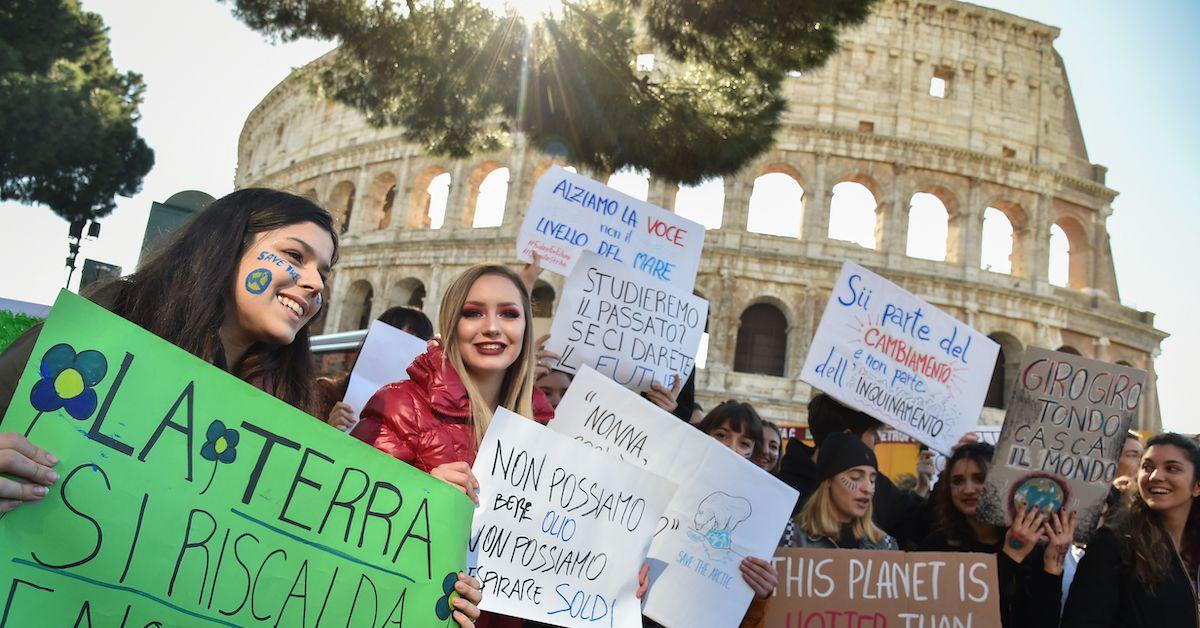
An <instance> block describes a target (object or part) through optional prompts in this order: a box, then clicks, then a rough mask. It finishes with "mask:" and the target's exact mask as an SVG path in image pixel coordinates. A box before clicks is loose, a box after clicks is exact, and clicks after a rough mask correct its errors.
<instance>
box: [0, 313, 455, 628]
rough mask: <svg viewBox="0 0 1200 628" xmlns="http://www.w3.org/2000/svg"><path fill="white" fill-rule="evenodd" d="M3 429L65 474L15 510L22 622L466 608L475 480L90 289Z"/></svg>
mask: <svg viewBox="0 0 1200 628" xmlns="http://www.w3.org/2000/svg"><path fill="white" fill-rule="evenodd" d="M3 429H4V430H6V431H7V430H13V431H18V432H21V433H28V435H29V439H30V440H31V441H33V442H34V443H36V444H38V445H40V446H41V447H43V448H45V449H47V450H48V451H50V452H52V453H53V454H54V455H55V456H57V457H58V458H59V460H60V462H59V463H58V465H57V467H56V470H57V471H58V473H59V474H60V475H61V476H62V477H61V479H60V480H59V481H58V482H57V483H56V484H55V485H54V486H53V487H52V489H51V493H50V495H49V496H47V497H46V498H45V499H44V500H43V501H41V502H39V503H35V504H26V505H23V506H21V507H19V508H17V509H16V510H15V511H13V512H11V513H8V514H7V515H5V516H4V517H3V519H0V565H2V567H0V571H2V572H3V573H4V574H5V576H6V578H5V582H4V583H3V588H2V589H0V591H3V595H4V597H5V600H4V602H3V606H4V609H5V610H4V613H5V621H7V622H8V625H11V626H72V625H78V626H83V625H91V626H118V625H128V626H209V625H214V624H215V625H221V626H275V625H284V626H302V625H303V626H312V625H318V624H319V625H333V624H336V625H338V626H343V625H348V626H363V627H366V626H378V625H380V622H381V621H383V623H386V624H388V625H391V624H392V623H399V622H400V621H401V620H400V618H401V616H403V618H404V621H405V622H407V623H410V624H412V625H420V626H453V625H457V624H456V623H455V622H454V620H453V619H452V618H451V615H450V610H451V607H450V597H449V593H450V592H451V591H452V587H453V583H454V580H455V579H456V578H457V576H456V574H457V572H459V571H461V570H462V569H463V568H464V564H465V557H466V544H467V538H468V534H469V532H470V520H471V512H472V504H471V502H470V501H469V500H467V499H466V498H465V497H464V496H463V495H462V494H461V493H459V492H458V491H456V490H454V488H453V487H451V486H448V485H447V484H445V483H444V482H441V481H440V480H437V479H435V478H432V477H430V476H428V475H426V474H424V473H421V472H420V471H418V470H416V469H414V468H412V467H410V466H408V465H405V464H403V463H401V462H398V461H396V460H394V459H392V458H390V457H388V456H387V455H385V454H383V453H381V452H379V451H377V450H375V449H374V448H372V447H369V446H367V445H365V444H363V443H361V442H359V441H356V440H354V439H352V438H348V437H346V436H345V435H343V434H341V433H339V432H337V431H336V430H334V429H333V428H331V427H329V426H328V425H325V424H324V423H323V422H321V421H320V420H317V419H314V418H313V417H311V416H308V415H306V414H304V413H303V412H300V411H299V410H296V409H295V408H293V407H291V406H289V405H287V404H285V403H283V402H281V401H279V400H278V399H275V398H274V397H271V396H270V395H267V394H266V393H263V392H262V391H260V390H258V389H256V388H254V387H252V386H251V385H249V384H247V383H245V382H242V381H241V380H238V379H237V378H235V377H233V376H231V375H228V374H226V373H224V372H223V371H221V370H219V369H217V368H215V367H213V366H211V365H209V364H207V363H205V362H204V361H202V360H200V359H198V358H196V357H195V356H193V355H191V354H189V353H187V352H185V351H183V350H181V349H179V348H177V347H175V346H173V345H171V344H170V343H167V342H166V341H163V340H161V339H159V338H157V337H155V336H154V335H152V334H150V333H149V332H147V331H145V330H142V329H140V328H138V327H137V326H135V325H133V324H131V323H129V322H127V321H125V320H123V319H122V318H120V317H119V316H117V315H115V314H111V313H109V312H107V311H105V310H103V309H102V308H100V307H98V306H96V305H94V304H92V303H90V302H88V301H86V300H84V299H82V298H80V297H78V296H75V295H73V294H70V293H68V292H66V291H64V292H62V293H60V295H59V297H58V301H57V303H56V304H55V306H54V309H53V311H52V312H51V315H50V318H49V320H48V321H47V322H46V326H45V328H44V329H43V330H42V332H41V335H40V336H39V337H38V342H37V346H36V347H35V348H34V351H33V357H32V358H30V360H29V363H28V365H27V366H26V367H25V372H24V375H23V377H22V379H21V383H20V386H19V387H18V389H17V391H16V394H15V396H14V397H13V401H12V405H11V406H10V407H9V409H8V413H7V415H6V416H5V417H4V421H3ZM385 618H386V619H385Z"/></svg>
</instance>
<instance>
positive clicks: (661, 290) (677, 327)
mask: <svg viewBox="0 0 1200 628" xmlns="http://www.w3.org/2000/svg"><path fill="white" fill-rule="evenodd" d="M707 320H708V301H706V300H704V299H702V298H700V297H698V296H696V295H694V294H692V293H691V291H690V290H688V291H686V292H685V291H682V290H677V289H675V288H673V287H672V286H671V285H669V284H665V283H662V282H659V281H654V280H652V279H651V280H647V279H646V278H644V277H642V276H639V275H638V273H637V271H634V270H631V269H629V268H626V267H624V266H621V265H620V264H617V263H616V262H614V261H612V260H609V259H605V258H603V257H600V256H599V255H596V254H595V253H592V252H590V251H588V252H585V253H584V254H583V255H582V256H581V257H580V258H579V263H578V264H576V265H575V269H574V270H573V271H571V276H570V277H568V278H567V281H566V283H565V284H564V285H563V296H562V300H561V302H560V303H559V305H558V309H557V310H556V311H555V312H554V322H553V323H552V324H551V326H550V340H549V341H548V342H547V343H546V349H548V350H550V351H553V352H555V353H557V354H559V355H560V356H562V358H560V359H559V361H558V363H557V364H555V365H554V368H556V369H559V370H563V371H567V372H568V373H574V372H575V371H577V370H578V369H579V367H580V366H583V365H587V366H590V367H592V368H594V369H596V370H598V371H600V372H602V373H604V374H605V375H608V376H609V377H611V378H612V379H613V380H615V381H617V382H618V383H620V384H622V385H623V386H626V387H628V388H630V389H632V390H639V391H640V390H649V389H650V387H651V386H650V385H651V384H652V383H653V382H659V383H660V384H662V385H663V386H665V387H667V388H670V387H671V385H672V384H674V378H675V377H676V376H678V377H679V378H680V381H687V378H688V376H690V375H691V374H692V369H694V368H695V367H696V352H697V351H699V349H700V337H701V336H702V335H703V334H704V323H705V321H707Z"/></svg>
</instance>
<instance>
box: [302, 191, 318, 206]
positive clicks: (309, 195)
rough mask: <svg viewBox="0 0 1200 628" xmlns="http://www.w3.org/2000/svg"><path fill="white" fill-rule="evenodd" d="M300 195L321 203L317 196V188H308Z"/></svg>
mask: <svg viewBox="0 0 1200 628" xmlns="http://www.w3.org/2000/svg"><path fill="white" fill-rule="evenodd" d="M300 196H303V197H304V198H306V199H308V200H310V201H312V202H314V203H317V204H318V205H319V204H320V203H321V201H320V200H319V199H320V197H318V196H317V188H308V189H307V190H305V192H304V193H303V194H301V195H300Z"/></svg>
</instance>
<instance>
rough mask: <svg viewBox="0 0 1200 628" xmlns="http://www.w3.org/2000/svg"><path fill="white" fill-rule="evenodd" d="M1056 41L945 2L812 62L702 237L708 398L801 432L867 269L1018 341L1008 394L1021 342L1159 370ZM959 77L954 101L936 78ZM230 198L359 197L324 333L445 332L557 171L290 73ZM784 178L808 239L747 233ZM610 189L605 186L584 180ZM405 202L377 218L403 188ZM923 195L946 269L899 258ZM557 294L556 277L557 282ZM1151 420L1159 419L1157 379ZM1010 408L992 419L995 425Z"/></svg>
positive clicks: (1012, 348)
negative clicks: (852, 195)
mask: <svg viewBox="0 0 1200 628" xmlns="http://www.w3.org/2000/svg"><path fill="white" fill-rule="evenodd" d="M1057 35H1058V29H1056V28H1053V27H1049V26H1045V25H1042V24H1039V23H1037V22H1033V21H1030V20H1026V19H1023V18H1020V17H1016V16H1012V15H1008V14H1005V13H1001V12H998V11H994V10H989V9H983V8H980V7H976V6H973V5H969V4H964V3H959V2H952V1H950V0H923V1H920V2H910V1H906V0H892V1H889V2H883V3H881V4H880V5H879V6H878V8H877V9H876V12H875V14H874V15H873V16H872V17H871V19H870V20H868V22H867V23H866V24H864V25H863V26H861V27H859V28H856V29H854V30H851V31H849V32H846V33H845V36H844V48H843V50H842V52H840V53H839V54H837V55H835V56H834V57H833V58H832V59H831V60H830V61H829V63H828V64H826V66H825V67H823V68H821V69H820V70H816V71H810V72H805V73H804V74H802V75H797V76H794V77H792V78H789V79H788V83H787V90H788V96H789V99H790V109H789V111H788V113H787V114H786V118H785V125H784V129H783V130H782V131H781V133H780V134H779V137H778V139H777V144H776V147H775V149H774V150H772V151H771V152H770V153H769V154H767V155H765V156H763V157H762V158H760V159H758V160H757V161H756V162H755V163H753V164H751V165H749V166H747V167H746V168H745V169H744V170H743V171H742V172H740V173H738V174H737V175H736V176H732V177H726V178H725V179H724V188H725V201H724V208H723V219H722V224H721V227H720V228H719V229H715V230H710V231H709V232H708V235H707V237H706V242H705V254H704V259H703V260H702V266H701V270H700V275H699V277H698V280H697V285H696V290H697V292H699V293H700V294H702V295H703V296H705V297H706V298H708V299H709V300H710V301H711V302H712V306H711V308H710V312H711V314H710V321H709V331H710V332H711V339H710V345H709V354H708V366H707V368H706V369H704V370H702V371H700V372H699V375H698V378H697V391H698V397H699V399H700V401H701V402H702V403H703V404H704V405H705V406H706V407H712V405H713V404H714V403H715V402H718V401H720V400H723V399H726V398H730V397H735V396H736V397H739V398H745V399H747V400H749V401H751V402H753V403H754V404H755V405H756V406H757V407H759V408H760V410H761V411H762V413H763V414H764V416H766V417H768V418H771V419H774V420H779V421H783V422H786V423H798V422H803V416H804V406H805V403H806V402H807V400H808V398H809V396H810V394H811V391H810V388H809V386H808V385H806V384H804V383H802V382H800V381H799V380H797V379H796V373H797V371H798V370H799V368H800V367H801V366H802V364H803V361H804V356H805V352H806V351H807V349H808V343H809V340H810V338H811V336H812V333H813V330H814V329H815V327H816V323H817V321H818V320H819V318H820V315H821V312H822V310H823V308H824V305H825V302H826V300H827V299H828V297H829V291H830V289H831V286H832V282H833V281H834V279H835V278H836V274H837V270H838V268H839V266H840V264H841V262H842V261H843V260H845V259H853V260H855V261H858V262H860V263H862V264H865V265H867V266H869V267H871V268H873V269H876V270H877V271H879V272H881V273H883V274H884V275H885V276H887V277H888V278H890V279H892V280H893V281H896V282H897V283H900V284H901V285H903V286H905V287H906V288H907V289H909V290H911V291H913V292H914V293H916V294H918V295H920V296H922V297H923V298H925V299H927V300H929V301H930V302H932V303H934V304H936V305H937V306H938V307H941V308H942V309H944V310H946V311H947V312H949V313H950V314H951V315H953V316H955V317H957V318H959V319H961V320H964V321H966V322H967V323H968V324H970V325H972V326H973V327H975V328H976V329H979V330H980V331H982V332H984V333H986V334H989V335H992V336H993V337H994V338H996V339H997V340H998V341H1000V342H1001V345H1002V347H1003V349H1004V354H1005V362H1006V380H1007V381H1008V382H1009V383H1010V384H1011V382H1012V378H1013V377H1014V376H1015V372H1014V371H1015V369H1016V367H1017V365H1018V364H1019V363H1020V359H1021V353H1022V351H1023V349H1024V347H1026V346H1030V345H1037V346H1043V347H1049V348H1058V347H1064V346H1065V347H1070V348H1073V349H1075V350H1077V351H1078V352H1079V353H1081V354H1082V355H1085V356H1089V357H1095V358H1098V359H1102V360H1107V361H1112V362H1117V361H1121V362H1124V363H1127V364H1130V365H1132V366H1135V367H1137V368H1143V369H1147V370H1149V371H1150V374H1151V382H1153V379H1154V356H1155V355H1156V354H1157V352H1158V349H1159V344H1160V342H1161V341H1162V339H1163V338H1164V337H1165V334H1164V333H1162V332H1161V331H1159V330H1157V329H1155V328H1154V324H1153V323H1154V318H1153V314H1151V313H1149V312H1140V311H1136V310H1133V309H1131V308H1127V307H1124V306H1123V305H1121V303H1120V300H1119V294H1118V291H1117V282H1116V277H1115V274H1114V271H1113V260H1112V255H1111V251H1110V248H1109V239H1108V231H1107V219H1108V217H1109V215H1111V213H1112V209H1111V203H1112V200H1113V199H1114V198H1115V197H1116V195H1117V193H1116V192H1115V191H1114V190H1111V189H1109V188H1107V187H1105V185H1104V172H1105V169H1104V167H1103V166H1099V165H1096V164H1092V163H1091V162H1090V161H1089V160H1088V156H1087V151H1086V148H1085V147H1084V143H1083V138H1082V134H1081V132H1080V129H1079V122H1078V118H1077V116H1076V113H1075V105H1074V102H1073V101H1072V98H1071V91H1070V87H1069V85H1068V82H1067V77H1066V73H1065V69H1064V67H1063V64H1062V60H1061V58H1060V57H1059V56H1058V54H1057V53H1056V52H1055V51H1054V48H1053V42H1054V39H1055V38H1056V37H1057ZM935 76H937V77H939V78H942V79H944V80H946V85H945V94H944V97H940V98H939V97H935V96H933V95H931V94H930V83H931V79H933V78H934V77H935ZM238 158H239V159H238V163H239V166H238V173H237V178H236V184H237V186H238V187H246V186H252V185H265V186H272V187H279V188H284V189H290V190H293V191H296V192H297V193H300V194H304V195H306V196H309V197H310V198H313V199H314V200H317V201H318V202H321V203H322V204H324V205H325V206H326V207H328V208H329V209H330V210H331V211H332V212H333V213H334V214H335V216H338V218H339V220H342V219H344V217H345V214H346V208H347V205H348V204H349V203H352V206H353V210H352V211H351V212H350V218H349V224H348V225H346V232H345V234H344V236H343V248H342V259H341V262H340V263H339V265H338V268H337V271H336V274H335V278H334V280H333V284H332V288H331V294H330V298H329V303H330V307H329V308H328V309H327V311H326V312H325V313H324V315H323V316H324V319H325V320H323V321H322V322H321V324H322V325H323V326H324V330H325V331H340V330H346V329H352V328H354V327H355V326H356V325H357V323H358V321H359V320H360V318H361V317H362V315H363V307H364V300H365V297H366V295H367V294H368V290H369V292H370V294H371V295H372V298H371V300H370V312H369V313H368V314H369V315H371V316H374V315H377V314H378V313H380V312H382V311H383V310H384V309H386V308H387V307H389V306H391V305H398V304H401V305H402V304H408V303H410V302H412V303H415V302H418V301H421V295H422V294H424V295H427V296H425V297H424V299H423V302H422V305H423V307H424V310H425V312H426V313H427V314H429V316H430V317H431V318H433V319H434V320H435V321H436V319H437V313H438V312H437V310H438V306H439V300H440V296H441V293H442V290H443V289H444V288H445V286H446V285H447V284H448V283H449V282H450V281H451V280H452V279H453V277H454V276H455V275H456V274H457V273H459V272H461V271H462V270H463V269H464V268H466V267H467V266H468V265H470V264H472V263H474V262H476V261H479V260H483V259H499V260H507V261H510V262H513V263H515V255H514V245H513V243H514V239H515V235H516V230H517V227H518V226H519V224H520V221H521V218H522V215H523V212H524V210H525V206H526V205H527V204H528V200H529V194H530V190H531V188H532V185H533V182H534V181H535V180H536V178H537V176H538V175H540V174H541V172H542V171H544V170H545V169H546V168H547V167H548V166H549V165H550V163H551V160H550V159H549V158H547V157H545V156H544V155H541V154H539V153H537V152H536V151H534V150H528V149H526V147H525V146H524V145H523V144H522V142H521V140H520V139H519V138H518V139H517V140H515V145H514V146H513V147H511V149H510V150H506V151H503V152H500V153H497V154H491V155H478V156H475V157H472V158H471V159H468V160H450V159H444V158H440V157H436V156H430V155H428V154H425V153H424V152H423V151H421V150H420V148H419V147H417V146H414V145H411V144H409V143H407V142H405V141H404V140H403V139H402V137H401V135H400V133H399V132H398V131H397V130H396V129H374V128H371V127H369V126H368V125H366V124H365V122H364V121H363V118H362V116H361V115H359V114H358V113H357V112H355V111H352V110H350V109H348V108H346V107H343V106H341V105H337V104H333V103H328V102H323V101H321V100H319V99H318V98H316V97H315V96H313V95H312V93H311V92H310V90H309V89H308V88H307V87H306V85H304V83H303V82H302V81H301V80H300V79H299V78H297V77H295V76H293V77H290V78H289V79H287V80H285V81H283V82H282V83H281V84H280V85H279V86H277V87H276V88H275V89H274V90H272V91H271V92H270V93H269V94H268V95H267V96H266V98H264V100H263V102H262V103H261V104H260V105H259V106H258V107H257V108H256V109H255V110H254V111H253V112H252V113H251V115H250V117H249V118H248V120H247V121H246V124H245V126H244V128H243V131H242V136H241V138H240V142H239V149H238ZM502 166H503V167H507V168H508V169H509V171H510V176H511V183H510V185H509V188H508V196H507V204H506V207H505V212H504V217H503V224H502V225H501V226H499V227H491V228H472V227H471V224H472V221H473V217H474V207H475V201H476V199H477V197H478V193H479V185H480V182H481V181H482V180H483V179H484V177H485V176H486V175H487V174H488V173H489V172H491V171H492V170H494V169H495V168H498V167H502ZM773 172H782V173H785V174H788V175H789V176H791V177H793V178H794V179H795V180H796V181H797V182H798V183H799V184H800V186H801V187H802V188H803V190H804V193H803V202H802V203H796V206H793V207H780V208H775V209H776V211H782V212H789V211H793V212H802V219H801V231H800V236H799V237H798V238H789V237H779V236H771V235H763V234H757V233H751V232H749V231H747V228H746V226H747V219H748V211H749V209H748V208H749V201H750V195H751V193H752V191H753V189H754V183H755V180H756V179H757V178H758V177H759V176H761V175H763V174H765V173H773ZM442 173H449V174H450V176H451V185H450V191H449V201H448V203H447V210H446V218H445V225H444V226H443V227H442V228H441V229H436V230H433V229H430V228H429V219H428V216H427V209H428V203H429V195H428V193H427V192H426V189H427V188H428V186H429V182H430V181H431V180H432V179H433V178H434V177H435V176H437V175H439V174H442ZM584 174H588V175H590V176H593V177H595V178H598V179H601V180H603V179H604V178H605V176H607V174H608V173H594V172H584ZM844 181H853V182H857V183H861V184H863V185H864V186H866V187H867V189H869V190H870V191H871V192H872V194H873V195H874V197H875V199H876V201H877V208H876V236H877V237H876V240H877V244H876V247H875V248H874V249H868V248H864V247H861V246H859V245H856V244H853V243H849V242H842V241H837V240H832V239H830V238H829V237H828V236H827V234H828V225H829V212H830V203H831V198H832V193H833V187H834V186H835V185H837V184H838V183H840V182H844ZM393 186H394V192H392V193H391V195H390V196H391V197H392V198H393V199H394V200H393V201H392V203H391V206H390V207H385V205H386V201H387V199H388V198H389V189H391V188H393ZM677 189H678V188H677V187H676V186H675V185H674V184H671V183H669V182H664V181H658V180H653V179H652V180H651V185H650V193H649V199H648V200H649V201H650V202H652V203H656V204H658V205H661V206H663V207H668V208H670V207H673V206H674V196H675V193H676V191H677ZM917 192H928V193H931V194H933V195H935V196H937V197H938V199H939V200H941V201H942V203H943V204H944V205H945V207H946V209H947V212H948V215H949V222H948V233H949V236H948V240H947V243H946V251H947V255H946V261H940V262H935V261H929V260H924V259H915V258H912V257H908V256H907V255H906V248H905V244H906V241H907V235H908V234H907V230H908V216H907V214H908V208H909V203H910V200H911V198H912V196H913V194H914V193H917ZM988 207H994V208H997V209H999V210H1001V211H1002V212H1003V213H1004V215H1005V216H1006V217H1007V218H1008V220H1009V221H1010V222H1011V224H1012V226H1013V229H1014V234H1013V254H1012V257H1011V259H1012V273H1011V274H999V273H995V272H991V271H988V270H981V269H980V262H981V250H982V236H981V234H982V224H983V214H984V211H985V209H986V208H988ZM1052 225H1058V226H1059V227H1060V228H1062V229H1063V231H1064V232H1065V233H1066V234H1067V237H1068V239H1069V241H1070V250H1071V256H1070V272H1069V282H1068V285H1069V287H1066V288H1064V287H1058V286H1054V285H1051V284H1050V283H1049V281H1048V278H1047V277H1048V274H1047V273H1048V259H1049V252H1048V242H1049V233H1050V229H1051V226H1052ZM545 283H546V284H547V285H548V286H549V287H550V288H551V289H552V290H554V292H555V294H557V293H558V291H559V290H561V286H562V280H561V278H559V277H556V276H548V277H546V282H545ZM762 302H766V303H770V304H772V305H774V306H775V307H777V308H778V309H779V311H780V312H782V314H783V316H784V317H785V318H786V320H787V332H786V338H781V339H780V342H783V343H786V347H787V349H786V356H787V360H786V368H785V371H784V374H783V376H782V377H773V376H767V375H758V374H749V373H740V372H736V371H734V369H733V364H734V354H735V350H736V348H735V345H736V339H737V333H738V327H739V324H740V320H741V314H742V312H744V311H745V309H746V308H747V307H749V306H751V305H754V304H756V303H762ZM1149 389H1150V393H1149V394H1147V395H1146V397H1145V398H1144V400H1143V403H1142V407H1141V410H1140V416H1139V426H1140V427H1142V428H1143V429H1151V430H1154V429H1158V427H1159V425H1160V418H1159V409H1158V403H1157V395H1156V394H1154V392H1153V390H1154V387H1153V385H1151V386H1150V387H1149ZM1000 412H1001V411H1000V410H987V411H985V417H984V418H985V420H988V421H995V420H998V419H999V417H1000V416H1001V414H1000Z"/></svg>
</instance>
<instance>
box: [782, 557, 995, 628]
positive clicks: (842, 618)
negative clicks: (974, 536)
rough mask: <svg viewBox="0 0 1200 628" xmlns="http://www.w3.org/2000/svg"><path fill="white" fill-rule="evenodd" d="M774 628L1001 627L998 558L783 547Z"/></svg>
mask: <svg viewBox="0 0 1200 628" xmlns="http://www.w3.org/2000/svg"><path fill="white" fill-rule="evenodd" d="M775 571H776V575H777V576H778V578H779V584H778V586H776V588H775V597H774V598H772V600H771V605H770V607H769V608H768V610H767V620H766V625H768V626H771V627H772V628H842V627H851V626H853V627H855V628H857V627H859V626H861V627H863V628H965V627H968V626H969V627H970V628H1000V589H999V586H998V585H997V577H996V556H995V555H993V554H982V553H972V552H882V551H871V550H846V549H832V550H826V549H780V550H779V552H778V553H777V554H776V556H775Z"/></svg>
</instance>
